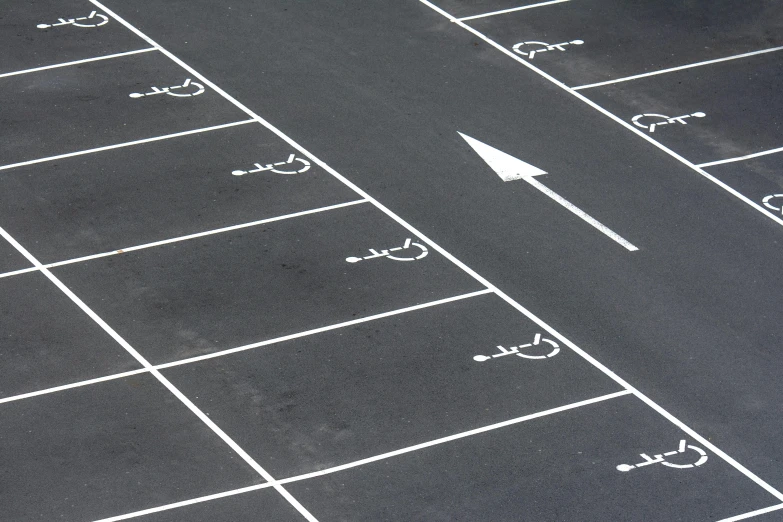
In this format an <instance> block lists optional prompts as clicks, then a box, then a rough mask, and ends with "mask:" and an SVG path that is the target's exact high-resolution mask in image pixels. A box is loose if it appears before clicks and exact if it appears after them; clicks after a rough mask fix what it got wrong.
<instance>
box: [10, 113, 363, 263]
mask: <svg viewBox="0 0 783 522" xmlns="http://www.w3.org/2000/svg"><path fill="white" fill-rule="evenodd" d="M149 132H154V131H153V130H150V131H149ZM295 152H296V151H295V150H293V149H292V148H291V147H290V145H287V144H286V143H284V142H282V141H281V140H280V139H279V138H278V137H277V136H274V135H273V134H272V133H270V132H269V131H267V130H266V129H264V128H263V127H261V126H260V125H258V124H245V125H239V126H235V127H229V128H224V129H218V130H213V131H208V132H202V133H198V134H191V135H187V136H180V137H177V138H171V139H167V140H161V141H154V142H149V143H144V144H140V145H135V146H130V147H123V148H119V149H113V150H108V151H103V152H98V153H94V154H86V155H82V156H75V157H71V158H66V159H61V160H57V161H52V162H45V163H40V164H35V165H28V166H23V167H18V168H15V169H10V170H8V171H6V172H4V173H3V175H2V176H0V202H1V203H0V215H1V216H2V221H3V226H4V227H5V229H6V230H7V231H8V232H9V233H10V234H11V235H12V236H14V237H15V238H16V239H17V240H19V241H21V242H22V243H23V244H25V245H28V247H29V249H30V251H31V252H32V253H33V254H34V255H35V256H36V257H37V258H38V259H39V260H40V261H42V262H44V263H51V262H55V261H63V260H69V259H72V258H77V257H81V256H87V255H92V254H99V253H103V252H109V251H113V250H117V249H124V248H128V247H134V246H137V245H143V244H147V243H150V242H154V241H161V240H168V239H172V238H177V237H181V236H184V235H188V234H194V233H201V232H206V231H210V230H214V229H218V228H221V227H228V226H233V225H240V224H245V223H252V222H255V221H258V220H264V219H270V218H277V217H280V216H285V215H288V214H292V213H296V212H302V211H310V210H314V209H318V208H322V207H326V206H330V205H335V204H340V203H345V202H348V201H356V200H357V199H359V198H358V197H357V196H356V194H355V193H354V192H353V191H351V190H349V189H347V188H346V187H345V186H344V185H342V184H341V183H339V182H338V181H337V180H335V179H334V178H332V176H330V175H329V174H327V173H325V172H324V171H323V170H322V169H321V168H320V167H318V166H317V165H312V164H311V163H310V162H309V161H306V160H304V159H303V158H302V157H301V154H299V155H297V154H294V153H295ZM292 155H293V158H291V156H292ZM289 159H290V160H291V161H290V163H289ZM275 163H282V164H281V165H277V166H276V165H274V164H275ZM256 165H258V167H257V166H256ZM267 166H270V167H271V168H266V167H267ZM248 171H251V172H249V173H247V172H248ZM252 171H257V172H252ZM242 172H245V174H241V173H242Z"/></svg>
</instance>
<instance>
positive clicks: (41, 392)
mask: <svg viewBox="0 0 783 522" xmlns="http://www.w3.org/2000/svg"><path fill="white" fill-rule="evenodd" d="M148 371H149V370H148V369H147V368H139V369H138V370H131V371H129V372H122V373H115V374H112V375H106V376H104V377H97V378H95V379H87V380H86V381H79V382H74V383H71V384H63V385H62V386H54V387H53V388H46V389H43V390H37V391H34V392H29V393H22V394H19V395H13V396H11V397H4V398H2V399H0V404H4V403H6V402H14V401H18V400H21V399H29V398H30V397H38V396H40V395H48V394H50V393H55V392H59V391H63V390H71V389H73V388H79V387H81V386H87V385H90V384H96V383H99V382H106V381H113V380H114V379H122V378H123V377H130V376H131V375H138V374H140V373H147V372H148Z"/></svg>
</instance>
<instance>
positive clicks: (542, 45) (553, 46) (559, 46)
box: [511, 40, 585, 60]
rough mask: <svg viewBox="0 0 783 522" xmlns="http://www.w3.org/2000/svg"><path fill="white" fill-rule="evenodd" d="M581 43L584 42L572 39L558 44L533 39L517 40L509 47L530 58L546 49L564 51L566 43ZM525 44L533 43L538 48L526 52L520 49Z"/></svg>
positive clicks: (531, 44)
mask: <svg viewBox="0 0 783 522" xmlns="http://www.w3.org/2000/svg"><path fill="white" fill-rule="evenodd" d="M583 43H585V42H584V41H583V40H572V41H570V42H563V43H559V44H548V43H546V42H536V41H534V40H533V41H530V42H519V43H518V44H516V45H515V46H514V47H512V48H511V49H512V50H513V51H514V52H515V53H517V54H521V55H522V56H527V57H528V58H530V59H531V60H532V59H533V58H534V57H535V56H536V54H541V53H545V52H547V51H555V50H557V51H565V50H566V46H567V45H582V44H583ZM526 45H530V46H533V45H535V46H538V49H531V50H529V51H527V52H525V51H522V50H521V49H522V47H524V46H526Z"/></svg>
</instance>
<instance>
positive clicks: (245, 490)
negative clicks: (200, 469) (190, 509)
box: [95, 482, 272, 522]
mask: <svg viewBox="0 0 783 522" xmlns="http://www.w3.org/2000/svg"><path fill="white" fill-rule="evenodd" d="M271 486H272V484H271V483H269V482H267V483H266V484H257V485H255V486H248V487H246V488H239V489H232V490H231V491H223V492H222V493H215V494H214V495H205V496H203V497H198V498H192V499H189V500H183V501H181V502H174V503H172V504H165V505H163V506H157V507H154V508H149V509H142V510H141V511H134V512H133V513H125V514H124V515H117V516H114V517H109V518H102V519H100V520H96V521H95V522H118V521H120V520H128V519H129V518H136V517H140V516H144V515H150V514H152V513H160V512H161V511H168V510H169V509H176V508H179V507H184V506H191V505H193V504H200V503H201V502H207V501H210V500H217V499H219V498H225V497H232V496H234V495H241V494H242V493H250V492H251V491H258V490H259V489H266V488H268V487H271Z"/></svg>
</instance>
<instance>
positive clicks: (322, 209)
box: [0, 199, 368, 277]
mask: <svg viewBox="0 0 783 522" xmlns="http://www.w3.org/2000/svg"><path fill="white" fill-rule="evenodd" d="M362 203H368V201H367V200H365V199H359V200H355V201H348V202H346V203H338V204H337V205H329V206H326V207H320V208H314V209H311V210H302V211H301V212H294V213H291V214H284V215H282V216H275V217H271V218H266V219H259V220H258V221H250V222H249V223H241V224H239V225H231V226H228V227H222V228H216V229H213V230H207V231H205V232H196V233H195V234H188V235H185V236H179V237H173V238H169V239H162V240H160V241H153V242H152V243H145V244H143V245H136V246H131V247H126V248H120V249H117V250H111V251H109V252H101V253H100V254H91V255H89V256H82V257H75V258H73V259H66V260H65V261H57V262H55V263H49V264H47V265H44V267H45V268H54V267H58V266H63V265H70V264H73V263H82V262H84V261H90V260H93V259H98V258H101V257H108V256H115V255H119V254H126V253H128V252H134V251H136V250H144V249H146V248H153V247H157V246H162V245H168V244H171V243H179V242H180V241H188V240H190V239H196V238H199V237H205V236H212V235H215V234H222V233H224V232H231V231H233V230H240V229H243V228H249V227H255V226H258V225H263V224H266V223H274V222H275V221H283V220H285V219H291V218H297V217H301V216H307V215H309V214H318V213H320V212H326V211H328V210H335V209H338V208H344V207H350V206H353V205H360V204H362ZM2 276H3V274H0V277H2Z"/></svg>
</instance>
